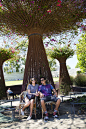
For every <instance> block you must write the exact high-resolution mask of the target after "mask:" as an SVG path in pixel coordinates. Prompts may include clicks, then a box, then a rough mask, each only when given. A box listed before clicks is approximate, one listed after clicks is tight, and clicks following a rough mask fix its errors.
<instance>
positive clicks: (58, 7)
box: [0, 0, 85, 90]
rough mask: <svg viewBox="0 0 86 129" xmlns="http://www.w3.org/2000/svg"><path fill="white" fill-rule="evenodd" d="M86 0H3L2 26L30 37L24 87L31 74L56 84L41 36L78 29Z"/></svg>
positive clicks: (0, 13)
mask: <svg viewBox="0 0 86 129" xmlns="http://www.w3.org/2000/svg"><path fill="white" fill-rule="evenodd" d="M84 4H85V0H62V1H61V0H33V1H32V0H3V1H2V2H1V8H0V16H1V17H0V21H1V24H0V26H1V28H3V27H4V25H5V26H6V27H7V28H8V29H10V30H12V32H16V33H18V34H24V35H25V34H26V35H28V38H29V46H28V53H27V59H26V65H25V73H24V81H23V87H22V90H25V85H26V83H27V82H28V76H29V79H30V77H33V76H35V77H36V78H37V80H38V79H39V78H40V77H41V76H46V78H47V79H48V80H49V82H50V83H52V84H53V80H52V76H51V72H50V69H49V64H48V61H47V57H46V53H45V50H44V46H43V41H42V36H43V35H52V34H58V33H60V32H63V31H66V30H71V29H75V28H74V26H75V25H76V22H78V21H82V19H83V18H85V6H84Z"/></svg>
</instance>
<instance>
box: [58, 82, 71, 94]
mask: <svg viewBox="0 0 86 129" xmlns="http://www.w3.org/2000/svg"><path fill="white" fill-rule="evenodd" d="M70 91H71V87H70V85H68V84H66V83H62V84H61V85H60V92H61V94H63V95H68V93H69V92H70Z"/></svg>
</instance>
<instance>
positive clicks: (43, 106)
mask: <svg viewBox="0 0 86 129" xmlns="http://www.w3.org/2000/svg"><path fill="white" fill-rule="evenodd" d="M41 106H42V108H43V111H44V112H45V111H46V107H45V102H44V100H41Z"/></svg>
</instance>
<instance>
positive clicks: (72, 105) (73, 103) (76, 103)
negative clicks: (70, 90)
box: [70, 102, 86, 114]
mask: <svg viewBox="0 0 86 129" xmlns="http://www.w3.org/2000/svg"><path fill="white" fill-rule="evenodd" d="M70 104H71V113H74V114H75V107H74V105H81V104H84V105H85V104H86V103H78V102H70Z"/></svg>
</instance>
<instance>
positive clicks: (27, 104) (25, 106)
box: [22, 101, 31, 111]
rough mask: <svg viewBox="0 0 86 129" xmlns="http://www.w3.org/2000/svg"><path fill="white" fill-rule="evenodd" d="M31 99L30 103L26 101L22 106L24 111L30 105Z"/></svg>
mask: <svg viewBox="0 0 86 129" xmlns="http://www.w3.org/2000/svg"><path fill="white" fill-rule="evenodd" d="M30 103H31V102H30V101H29V102H28V103H26V104H25V105H24V107H23V108H22V111H24V110H25V108H27V107H28V106H29V105H30Z"/></svg>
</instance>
